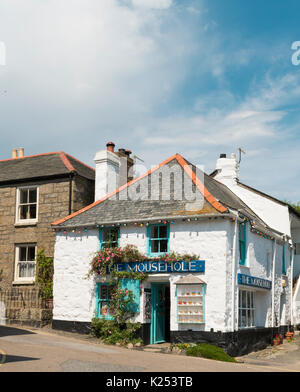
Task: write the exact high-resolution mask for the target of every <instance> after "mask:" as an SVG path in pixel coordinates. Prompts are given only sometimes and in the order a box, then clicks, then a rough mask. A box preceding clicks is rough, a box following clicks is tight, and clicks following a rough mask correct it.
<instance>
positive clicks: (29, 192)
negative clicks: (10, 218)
mask: <svg viewBox="0 0 300 392" xmlns="http://www.w3.org/2000/svg"><path fill="white" fill-rule="evenodd" d="M16 215H17V216H16V222H17V223H35V222H36V221H37V217H38V188H37V187H28V188H19V189H18V190H17V211H16Z"/></svg>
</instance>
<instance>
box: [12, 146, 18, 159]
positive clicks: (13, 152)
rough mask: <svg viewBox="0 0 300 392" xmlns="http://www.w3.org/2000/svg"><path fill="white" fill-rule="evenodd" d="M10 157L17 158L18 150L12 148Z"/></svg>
mask: <svg viewBox="0 0 300 392" xmlns="http://www.w3.org/2000/svg"><path fill="white" fill-rule="evenodd" d="M11 157H12V158H13V159H16V158H18V150H17V149H16V148H13V150H12V154H11Z"/></svg>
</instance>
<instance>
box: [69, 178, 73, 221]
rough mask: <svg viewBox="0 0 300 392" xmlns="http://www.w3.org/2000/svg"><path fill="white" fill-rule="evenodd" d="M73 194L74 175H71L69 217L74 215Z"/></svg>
mask: <svg viewBox="0 0 300 392" xmlns="http://www.w3.org/2000/svg"><path fill="white" fill-rule="evenodd" d="M72 192H73V173H70V179H69V215H71V214H72Z"/></svg>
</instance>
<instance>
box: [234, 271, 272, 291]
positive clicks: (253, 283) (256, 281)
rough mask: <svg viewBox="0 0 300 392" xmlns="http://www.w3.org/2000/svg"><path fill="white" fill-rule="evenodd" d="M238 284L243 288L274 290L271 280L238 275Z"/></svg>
mask: <svg viewBox="0 0 300 392" xmlns="http://www.w3.org/2000/svg"><path fill="white" fill-rule="evenodd" d="M238 284H240V285H243V286H250V287H258V288H261V289H266V290H271V288H272V282H271V281H270V280H266V279H261V278H257V277H255V276H249V275H244V274H238Z"/></svg>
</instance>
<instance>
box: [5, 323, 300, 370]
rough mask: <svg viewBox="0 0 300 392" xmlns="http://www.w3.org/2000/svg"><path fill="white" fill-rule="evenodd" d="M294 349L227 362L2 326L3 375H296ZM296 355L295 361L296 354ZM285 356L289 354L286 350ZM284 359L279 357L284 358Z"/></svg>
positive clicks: (298, 361) (299, 364) (297, 351)
mask: <svg viewBox="0 0 300 392" xmlns="http://www.w3.org/2000/svg"><path fill="white" fill-rule="evenodd" d="M291 347H292V346H289V350H290V351H289V355H288V357H289V358H290V360H289V361H288V362H286V364H285V365H283V359H282V358H283V357H281V358H279V357H280V355H279V357H278V356H277V357H276V358H277V360H276V358H275V359H274V358H273V360H272V361H270V360H266V358H257V357H255V356H254V357H251V356H247V357H245V358H244V359H245V362H244V363H237V364H232V363H225V362H219V361H212V360H207V359H203V358H193V357H186V356H182V355H174V354H172V355H171V354H162V353H153V352H144V351H138V350H130V349H126V348H121V347H116V346H107V345H103V344H99V343H98V342H97V341H96V340H95V339H92V338H89V337H87V336H79V335H76V334H70V333H59V332H57V331H52V330H51V329H46V330H45V329H29V328H14V327H11V326H9V327H8V326H0V372H105V373H111V372H114V373H115V372H126V373H127V372H135V373H144V372H154V373H158V372H169V373H171V372H172V373H173V372H174V373H175V372H176V373H177V372H186V373H193V372H287V371H291V372H295V371H300V344H299V345H298V343H297V344H296V343H295V344H294V346H293V347H294V349H291ZM291 352H293V354H292V357H291V356H290V354H291ZM280 354H284V353H283V352H282V353H280ZM278 358H279V359H278Z"/></svg>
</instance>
